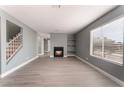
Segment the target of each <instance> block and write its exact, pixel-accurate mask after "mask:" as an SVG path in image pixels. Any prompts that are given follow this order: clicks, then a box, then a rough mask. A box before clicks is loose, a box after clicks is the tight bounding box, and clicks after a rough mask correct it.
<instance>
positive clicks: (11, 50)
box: [6, 32, 22, 63]
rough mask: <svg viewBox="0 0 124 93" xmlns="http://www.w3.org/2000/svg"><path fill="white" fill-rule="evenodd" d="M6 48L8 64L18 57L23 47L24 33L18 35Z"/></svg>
mask: <svg viewBox="0 0 124 93" xmlns="http://www.w3.org/2000/svg"><path fill="white" fill-rule="evenodd" d="M7 44H8V45H7V46H6V60H7V63H9V61H10V60H11V59H12V58H13V57H14V56H15V55H16V53H17V52H18V51H19V50H20V48H21V47H22V32H20V33H18V34H17V35H16V37H14V38H13V39H12V40H11V41H10V42H8V43H7Z"/></svg>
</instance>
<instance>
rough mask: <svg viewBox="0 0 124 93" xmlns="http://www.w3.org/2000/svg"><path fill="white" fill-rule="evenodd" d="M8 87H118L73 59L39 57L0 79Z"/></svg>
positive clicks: (2, 85) (0, 83)
mask: <svg viewBox="0 0 124 93" xmlns="http://www.w3.org/2000/svg"><path fill="white" fill-rule="evenodd" d="M0 86H1V87H4V86H8V87H119V85H118V84H116V83H115V82H113V81H112V80H110V79H109V78H107V77H105V76H104V75H102V74H101V73H99V72H97V71H96V70H94V69H93V68H91V67H90V66H88V65H87V64H85V63H83V62H81V61H80V60H78V59H76V58H75V57H68V58H49V57H47V56H46V57H40V58H38V59H37V60H35V61H33V62H31V63H29V64H28V65H26V66H24V67H22V68H21V69H19V70H17V71H16V72H14V73H12V74H11V75H9V76H7V77H5V78H3V79H0Z"/></svg>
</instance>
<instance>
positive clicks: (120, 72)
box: [76, 6, 124, 81]
mask: <svg viewBox="0 0 124 93" xmlns="http://www.w3.org/2000/svg"><path fill="white" fill-rule="evenodd" d="M120 15H124V6H121V7H118V8H116V9H114V10H112V11H111V12H109V13H107V14H106V15H104V16H103V17H101V18H100V19H98V20H96V21H95V22H93V23H92V24H90V25H89V26H87V27H86V28H85V29H83V30H82V31H80V32H78V33H77V34H76V54H77V56H79V57H81V58H83V59H85V60H86V58H88V62H90V63H91V64H93V65H95V66H97V67H99V68H101V69H102V70H104V71H106V72H108V73H109V74H111V75H113V76H115V77H117V78H118V79H120V80H122V81H124V66H119V65H115V64H113V63H110V62H107V61H104V60H101V59H98V58H95V57H92V56H90V31H91V30H92V29H94V28H97V27H99V26H101V25H103V24H105V23H107V22H110V21H112V20H113V19H115V18H117V17H118V16H120Z"/></svg>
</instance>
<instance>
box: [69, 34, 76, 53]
mask: <svg viewBox="0 0 124 93" xmlns="http://www.w3.org/2000/svg"><path fill="white" fill-rule="evenodd" d="M75 44H76V43H75V35H74V34H68V36H67V53H68V55H74V54H75V51H76V50H75Z"/></svg>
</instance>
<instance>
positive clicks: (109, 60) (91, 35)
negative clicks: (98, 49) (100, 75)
mask: <svg viewBox="0 0 124 93" xmlns="http://www.w3.org/2000/svg"><path fill="white" fill-rule="evenodd" d="M120 18H123V19H124V16H119V17H117V18H115V19H114V20H112V21H110V22H108V23H105V24H103V25H102V26H100V27H97V28H95V29H93V30H91V31H90V56H92V57H95V58H98V59H101V60H104V61H106V62H110V63H113V64H116V65H119V66H123V64H124V62H123V61H122V63H118V61H114V60H111V59H107V58H104V57H103V56H102V57H100V56H96V55H93V32H94V31H96V29H102V28H103V27H104V26H106V25H107V24H109V23H112V22H114V21H116V20H118V19H120ZM123 36H124V32H123ZM123 41H124V37H123ZM103 42H104V39H103ZM102 44H104V43H102ZM103 46H104V45H102V55H103V54H104V53H103V50H104V49H103V48H104V47H103ZM123 57H124V53H123ZM122 60H123V59H122Z"/></svg>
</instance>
